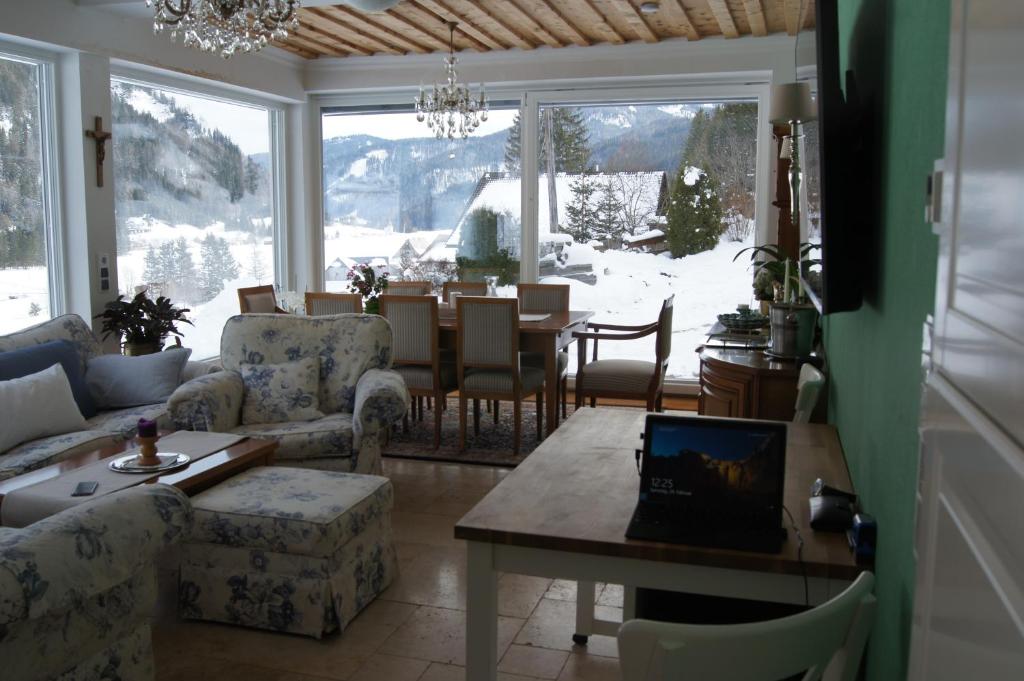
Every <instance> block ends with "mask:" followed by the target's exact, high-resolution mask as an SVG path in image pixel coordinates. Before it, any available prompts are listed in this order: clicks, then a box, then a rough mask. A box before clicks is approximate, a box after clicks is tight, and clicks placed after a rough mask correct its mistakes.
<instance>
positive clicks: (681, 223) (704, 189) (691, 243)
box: [666, 166, 722, 258]
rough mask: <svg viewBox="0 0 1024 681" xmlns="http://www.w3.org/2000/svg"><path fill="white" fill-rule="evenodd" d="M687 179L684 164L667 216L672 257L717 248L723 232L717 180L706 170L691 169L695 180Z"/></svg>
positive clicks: (674, 186)
mask: <svg viewBox="0 0 1024 681" xmlns="http://www.w3.org/2000/svg"><path fill="white" fill-rule="evenodd" d="M694 174H695V175H696V177H694ZM686 179H687V168H686V166H681V167H680V168H679V173H678V175H677V177H676V181H675V184H674V185H673V187H672V197H671V199H670V200H669V206H668V212H667V216H666V217H667V219H668V228H667V229H668V233H667V235H666V236H667V238H668V247H669V250H670V251H671V252H672V257H673V258H682V257H685V256H687V255H693V254H694V253H701V252H703V251H707V250H709V249H712V248H714V247H715V246H716V245H717V244H718V237H719V236H720V235H721V233H722V206H721V204H720V203H719V200H718V193H717V191H716V189H717V187H716V184H715V182H714V180H712V179H711V178H710V177H709V176H708V174H707V173H705V172H703V171H693V172H691V173H690V179H692V180H693V182H692V184H688V183H687V182H686Z"/></svg>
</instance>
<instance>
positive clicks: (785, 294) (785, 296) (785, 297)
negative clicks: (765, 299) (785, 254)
mask: <svg viewBox="0 0 1024 681" xmlns="http://www.w3.org/2000/svg"><path fill="white" fill-rule="evenodd" d="M782 302H784V303H788V302H789V258H786V277H785V279H783V280H782Z"/></svg>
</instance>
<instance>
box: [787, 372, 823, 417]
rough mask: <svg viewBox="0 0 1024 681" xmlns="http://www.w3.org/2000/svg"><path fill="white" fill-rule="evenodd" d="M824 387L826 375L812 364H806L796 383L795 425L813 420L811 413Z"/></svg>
mask: <svg viewBox="0 0 1024 681" xmlns="http://www.w3.org/2000/svg"><path fill="white" fill-rule="evenodd" d="M824 387H825V374H823V373H821V372H820V371H818V370H817V369H815V368H814V367H813V366H812V365H810V364H804V365H803V366H802V367H801V368H800V378H798V379H797V382H796V407H795V410H796V411H795V412H794V414H793V423H808V422H809V421H810V420H811V412H813V411H814V407H815V406H816V405H817V404H818V397H819V396H820V395H821V391H822V389H823V388H824Z"/></svg>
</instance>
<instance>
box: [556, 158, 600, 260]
mask: <svg viewBox="0 0 1024 681" xmlns="http://www.w3.org/2000/svg"><path fill="white" fill-rule="evenodd" d="M569 188H570V189H571V190H572V200H571V201H570V202H569V203H568V204H566V206H565V216H566V223H565V224H564V225H562V227H561V229H562V231H563V232H565V233H566V234H568V235H569V236H571V237H572V240H573V241H575V242H576V243H579V244H585V243H587V242H588V241H590V240H592V239H593V238H594V237H595V236H596V235H595V233H594V225H595V221H596V216H597V213H596V211H595V208H594V205H593V201H592V197H593V195H594V190H595V189H596V187H595V182H594V178H593V176H592V175H589V174H587V173H580V174H579V175H578V176H577V177H576V179H575V180H573V182H572V184H571V185H569Z"/></svg>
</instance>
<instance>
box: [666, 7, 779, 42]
mask: <svg viewBox="0 0 1024 681" xmlns="http://www.w3.org/2000/svg"><path fill="white" fill-rule="evenodd" d="M758 1H759V0H758ZM669 2H671V4H672V7H673V8H675V10H676V12H678V18H679V21H680V23H682V25H683V31H684V32H685V33H686V39H687V40H700V39H701V37H702V36H701V34H700V31H698V30H697V27H696V26H694V24H693V21H692V20H691V19H690V15H689V13H687V11H686V6H685V5H683V2H682V0H669Z"/></svg>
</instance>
